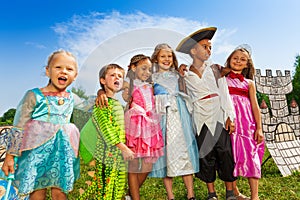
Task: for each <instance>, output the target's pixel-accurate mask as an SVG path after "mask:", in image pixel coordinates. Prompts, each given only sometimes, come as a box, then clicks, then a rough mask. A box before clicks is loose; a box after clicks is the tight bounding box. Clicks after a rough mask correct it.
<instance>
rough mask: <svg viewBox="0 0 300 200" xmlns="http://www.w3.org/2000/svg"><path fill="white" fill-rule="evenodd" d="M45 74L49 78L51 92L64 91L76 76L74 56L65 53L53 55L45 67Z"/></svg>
mask: <svg viewBox="0 0 300 200" xmlns="http://www.w3.org/2000/svg"><path fill="white" fill-rule="evenodd" d="M46 75H47V76H48V77H49V78H50V80H51V86H53V87H52V89H53V92H60V91H64V90H65V89H66V88H67V87H68V86H69V85H70V84H71V83H72V82H73V81H74V80H75V78H76V77H77V64H76V60H75V58H73V57H72V56H69V55H67V54H65V53H59V54H56V55H54V56H53V58H52V60H51V62H50V63H49V65H48V66H47V67H46Z"/></svg>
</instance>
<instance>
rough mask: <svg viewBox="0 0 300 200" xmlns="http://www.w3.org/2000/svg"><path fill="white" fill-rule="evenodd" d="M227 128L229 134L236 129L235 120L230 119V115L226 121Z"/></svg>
mask: <svg viewBox="0 0 300 200" xmlns="http://www.w3.org/2000/svg"><path fill="white" fill-rule="evenodd" d="M225 129H226V130H227V131H229V134H231V133H233V132H234V130H235V124H234V122H232V121H231V120H230V118H229V117H228V118H227V120H226V123H225Z"/></svg>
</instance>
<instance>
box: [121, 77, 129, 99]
mask: <svg viewBox="0 0 300 200" xmlns="http://www.w3.org/2000/svg"><path fill="white" fill-rule="evenodd" d="M122 90H123V92H122V97H123V99H124V101H126V102H129V83H128V82H127V81H124V82H123V88H122Z"/></svg>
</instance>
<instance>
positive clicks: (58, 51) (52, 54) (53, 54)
mask: <svg viewBox="0 0 300 200" xmlns="http://www.w3.org/2000/svg"><path fill="white" fill-rule="evenodd" d="M57 54H66V55H68V56H71V57H73V58H74V60H75V65H76V69H77V68H78V66H77V59H76V57H75V56H74V55H73V54H72V53H71V52H69V51H66V50H63V49H59V50H57V51H54V52H52V53H51V54H50V56H48V61H47V66H49V65H50V63H51V61H52V60H53V58H54V56H55V55H57Z"/></svg>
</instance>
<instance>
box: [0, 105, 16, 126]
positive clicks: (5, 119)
mask: <svg viewBox="0 0 300 200" xmlns="http://www.w3.org/2000/svg"><path fill="white" fill-rule="evenodd" d="M15 114H16V109H15V108H11V109H9V110H8V111H6V112H5V113H4V114H3V116H2V117H1V118H0V126H1V125H12V124H13V121H14V117H15Z"/></svg>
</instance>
